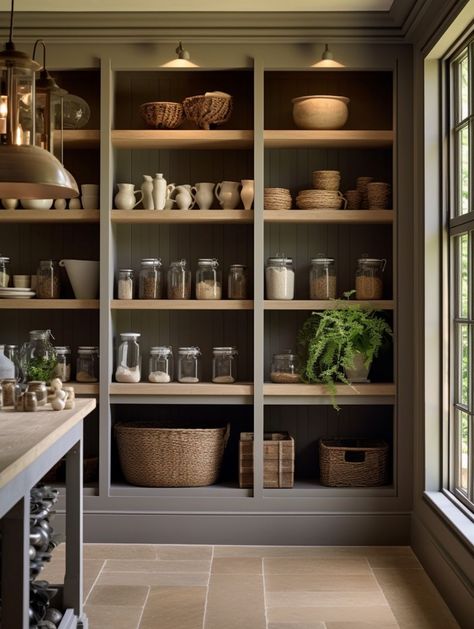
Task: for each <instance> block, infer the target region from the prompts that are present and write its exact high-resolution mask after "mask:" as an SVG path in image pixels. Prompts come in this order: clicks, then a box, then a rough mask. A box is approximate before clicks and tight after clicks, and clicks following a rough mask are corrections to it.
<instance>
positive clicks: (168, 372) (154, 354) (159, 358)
mask: <svg viewBox="0 0 474 629" xmlns="http://www.w3.org/2000/svg"><path fill="white" fill-rule="evenodd" d="M149 365H150V367H149V373H148V380H149V382H156V383H158V382H161V383H165V384H166V383H168V382H171V381H172V380H173V348H172V347H168V346H166V345H160V346H156V347H151V348H150V362H149Z"/></svg>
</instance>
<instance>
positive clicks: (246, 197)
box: [240, 179, 254, 210]
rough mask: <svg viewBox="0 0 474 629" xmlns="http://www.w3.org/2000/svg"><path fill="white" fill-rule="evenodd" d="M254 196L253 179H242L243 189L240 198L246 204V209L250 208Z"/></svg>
mask: <svg viewBox="0 0 474 629" xmlns="http://www.w3.org/2000/svg"><path fill="white" fill-rule="evenodd" d="M253 197H254V183H253V179H242V190H241V191H240V198H241V199H242V203H243V204H244V210H250V208H251V207H252V203H253Z"/></svg>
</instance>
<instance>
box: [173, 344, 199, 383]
mask: <svg viewBox="0 0 474 629" xmlns="http://www.w3.org/2000/svg"><path fill="white" fill-rule="evenodd" d="M200 356H201V350H200V349H199V347H180V348H179V349H178V382H182V383H183V384H195V383H196V382H199V381H200V379H201V364H200V363H201V361H200V360H199V359H200Z"/></svg>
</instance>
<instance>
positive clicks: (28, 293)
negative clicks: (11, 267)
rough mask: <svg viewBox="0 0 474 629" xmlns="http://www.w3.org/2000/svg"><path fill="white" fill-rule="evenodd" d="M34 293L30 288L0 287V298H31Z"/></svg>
mask: <svg viewBox="0 0 474 629" xmlns="http://www.w3.org/2000/svg"><path fill="white" fill-rule="evenodd" d="M35 295H36V293H35V292H34V291H32V290H31V288H0V299H31V298H32V297H34V296H35Z"/></svg>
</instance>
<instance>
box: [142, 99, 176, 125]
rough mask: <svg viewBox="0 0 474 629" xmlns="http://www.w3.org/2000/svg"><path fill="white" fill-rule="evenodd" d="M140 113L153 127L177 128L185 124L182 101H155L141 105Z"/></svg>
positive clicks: (146, 122)
mask: <svg viewBox="0 0 474 629" xmlns="http://www.w3.org/2000/svg"><path fill="white" fill-rule="evenodd" d="M140 115H141V117H142V118H143V120H144V121H145V124H146V125H148V126H149V127H151V128H152V129H177V128H178V127H180V126H181V125H182V124H183V121H184V112H183V106H182V105H181V103H171V102H164V101H153V102H150V103H143V105H140Z"/></svg>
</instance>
